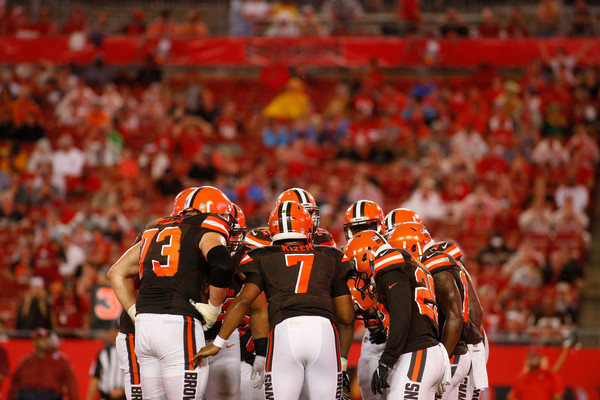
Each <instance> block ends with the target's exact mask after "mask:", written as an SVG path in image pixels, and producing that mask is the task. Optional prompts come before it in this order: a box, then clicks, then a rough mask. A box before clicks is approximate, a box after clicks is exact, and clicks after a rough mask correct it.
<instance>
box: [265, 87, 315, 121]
mask: <svg viewBox="0 0 600 400" xmlns="http://www.w3.org/2000/svg"><path fill="white" fill-rule="evenodd" d="M309 102H310V98H309V97H308V95H307V94H306V92H305V89H304V83H303V82H302V81H301V80H300V79H299V78H291V79H289V80H288V81H287V83H286V85H285V89H284V91H283V92H282V93H280V94H278V95H277V96H276V97H275V98H274V99H273V100H271V102H270V103H269V104H267V105H266V106H265V108H264V109H263V115H264V116H265V117H267V118H276V119H296V118H299V117H301V116H303V115H305V114H306V111H307V109H308V104H309Z"/></svg>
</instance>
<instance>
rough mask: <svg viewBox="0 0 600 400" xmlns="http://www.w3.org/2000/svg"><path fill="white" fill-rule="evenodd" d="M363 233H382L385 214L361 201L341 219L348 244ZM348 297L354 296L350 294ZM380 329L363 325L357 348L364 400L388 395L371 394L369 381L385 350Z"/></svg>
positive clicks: (384, 332)
mask: <svg viewBox="0 0 600 400" xmlns="http://www.w3.org/2000/svg"><path fill="white" fill-rule="evenodd" d="M365 230H374V231H377V232H379V233H385V225H384V214H383V210H382V209H381V207H379V206H378V205H377V203H375V202H372V201H369V200H360V201H357V202H356V203H354V204H352V205H351V206H350V207H348V209H347V210H346V216H345V219H344V234H345V236H346V240H350V239H351V238H352V237H353V235H356V234H357V233H359V232H362V231H365ZM351 282H352V281H350V282H349V284H351ZM352 286H354V285H353V284H351V289H352ZM350 293H356V292H355V291H353V290H351V291H350ZM353 300H354V301H355V305H356V301H359V300H358V299H356V297H354V296H353ZM355 309H356V307H355ZM358 310H359V309H358ZM358 310H357V311H358ZM361 314H362V313H361V312H357V313H356V318H357V319H363V318H362V315H361ZM374 322H375V323H374ZM369 323H374V325H373V326H372V327H370V328H369V325H368V324H369ZM379 326H380V325H379V324H378V323H376V321H369V322H367V321H365V327H367V329H366V330H365V333H364V335H363V338H362V342H361V346H360V356H359V358H358V369H357V375H358V385H359V386H360V391H361V393H362V398H363V399H365V400H371V399H373V400H374V399H382V398H383V399H385V398H386V393H387V391H386V390H383V393H381V394H378V393H372V391H371V378H372V376H373V372H375V370H376V369H377V365H378V363H379V358H380V357H381V353H382V352H383V350H384V348H385V340H386V334H387V332H386V331H385V330H381V329H377V328H378V327H379Z"/></svg>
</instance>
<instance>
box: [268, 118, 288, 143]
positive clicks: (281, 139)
mask: <svg viewBox="0 0 600 400" xmlns="http://www.w3.org/2000/svg"><path fill="white" fill-rule="evenodd" d="M261 135H262V142H263V146H265V147H266V148H267V149H270V148H273V147H286V146H287V145H289V144H290V133H289V130H288V128H287V126H286V125H285V124H284V123H282V122H280V121H277V120H274V119H271V118H269V119H267V122H266V123H265V127H264V128H263V131H262V134H261Z"/></svg>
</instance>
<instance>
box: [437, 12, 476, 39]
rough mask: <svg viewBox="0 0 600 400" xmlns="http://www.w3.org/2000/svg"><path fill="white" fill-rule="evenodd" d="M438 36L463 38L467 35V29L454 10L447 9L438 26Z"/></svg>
mask: <svg viewBox="0 0 600 400" xmlns="http://www.w3.org/2000/svg"><path fill="white" fill-rule="evenodd" d="M440 35H442V36H443V37H457V36H459V37H465V36H468V35H469V27H468V26H467V24H465V22H464V21H463V19H462V17H461V16H460V14H459V13H458V11H457V10H456V9H455V8H448V9H447V10H446V13H445V14H444V17H443V18H442V21H441V24H440Z"/></svg>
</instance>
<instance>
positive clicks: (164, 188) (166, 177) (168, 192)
mask: <svg viewBox="0 0 600 400" xmlns="http://www.w3.org/2000/svg"><path fill="white" fill-rule="evenodd" d="M156 188H157V189H158V191H159V193H160V194H162V195H163V196H175V195H176V194H177V193H179V192H181V190H182V189H183V184H182V183H181V180H180V179H179V176H178V175H177V174H176V173H175V172H174V171H173V170H172V169H171V168H167V169H166V170H165V172H164V174H163V175H162V176H161V177H160V178H159V179H158V180H157V181H156Z"/></svg>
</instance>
